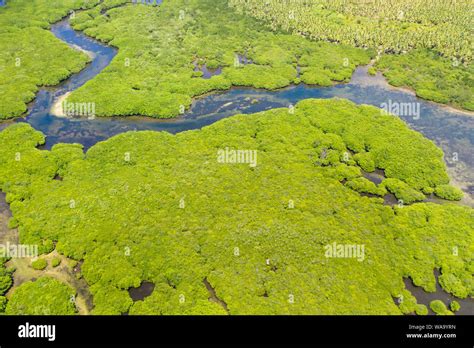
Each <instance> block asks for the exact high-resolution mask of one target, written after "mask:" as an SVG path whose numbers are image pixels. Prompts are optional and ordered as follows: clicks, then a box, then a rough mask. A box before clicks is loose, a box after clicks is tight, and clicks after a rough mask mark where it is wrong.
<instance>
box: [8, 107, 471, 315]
mask: <svg viewBox="0 0 474 348" xmlns="http://www.w3.org/2000/svg"><path fill="white" fill-rule="evenodd" d="M43 142H44V136H43V135H42V134H41V133H39V132H37V131H35V130H34V129H32V128H31V126H29V125H28V124H24V123H21V124H15V125H12V126H10V127H8V128H6V129H5V130H4V131H2V132H1V133H0V143H1V144H2V146H1V147H0V189H1V190H2V191H4V192H6V193H7V201H8V202H9V203H10V206H11V210H12V213H13V218H12V221H11V222H10V225H11V226H12V227H18V230H19V233H20V240H21V242H22V243H25V244H37V245H40V251H41V252H42V253H47V252H50V251H52V250H53V249H54V248H56V250H57V251H58V252H60V253H62V254H64V255H65V256H67V257H69V258H72V259H75V260H77V261H83V264H82V266H81V272H82V275H83V277H84V279H85V280H86V281H87V283H88V284H89V286H90V292H91V293H92V295H93V301H94V309H93V311H92V312H93V313H95V314H122V313H127V312H128V313H130V314H401V313H412V312H415V311H416V312H417V313H424V312H426V307H423V306H420V305H418V304H417V302H416V299H415V298H414V297H413V296H412V295H411V293H410V292H409V291H408V290H406V289H405V285H404V282H403V278H404V277H410V278H411V279H412V280H413V282H414V284H415V285H417V286H421V287H423V288H424V289H425V290H427V291H435V284H436V280H435V277H434V274H433V269H435V268H438V269H440V271H441V276H440V277H439V283H440V284H441V286H442V287H443V288H444V289H445V290H446V291H448V292H450V293H452V294H454V295H455V296H457V297H460V298H466V297H472V296H473V294H474V282H473V278H472V273H473V263H472V253H473V251H474V249H473V248H474V233H473V231H474V212H473V210H472V208H469V207H466V206H462V205H459V204H454V203H449V202H446V203H444V204H433V203H424V202H418V203H416V201H420V200H422V199H423V198H424V196H425V195H426V194H430V193H432V192H435V193H436V192H437V191H439V190H440V188H442V189H441V190H442V191H446V190H448V188H449V187H450V186H449V178H448V175H447V174H446V168H445V165H444V163H443V158H442V157H443V154H442V151H441V150H440V149H438V148H437V147H436V146H435V145H434V144H433V143H432V142H431V141H429V140H427V139H426V138H424V137H423V136H422V135H421V134H419V133H417V132H415V131H413V130H410V129H409V128H408V127H407V126H406V125H405V124H404V123H403V122H402V121H401V120H399V119H398V118H396V117H393V116H390V115H382V114H381V112H380V110H379V109H377V108H375V107H371V106H356V105H355V104H353V103H351V102H349V101H345V100H337V99H336V100H306V101H302V102H300V103H299V104H298V105H297V106H296V108H295V109H274V110H269V111H266V112H262V113H258V114H253V115H239V116H234V117H231V118H228V119H225V120H222V121H219V122H217V123H215V124H213V125H212V126H209V127H206V128H203V129H202V130H197V131H189V132H184V133H180V134H178V135H171V134H168V133H165V132H151V131H146V132H129V133H125V134H121V135H118V136H116V137H113V138H111V139H109V140H107V141H105V142H101V143H98V144H96V145H95V146H93V147H92V148H91V149H90V150H89V151H87V153H85V154H84V153H83V150H82V147H81V146H80V145H74V144H59V145H56V146H54V147H53V148H52V150H51V151H45V150H40V149H38V148H37V146H38V145H40V144H42V143H43ZM223 149H234V150H239V149H240V150H244V149H245V150H252V151H256V153H257V162H256V166H251V165H249V164H248V163H238V162H236V161H233V162H232V161H229V162H225V161H224V162H223V161H219V160H218V154H219V151H222V150H223ZM376 169H379V170H383V171H384V173H385V179H384V180H383V181H382V182H381V183H379V184H374V183H372V182H370V184H369V183H368V182H366V181H364V179H363V176H364V172H371V171H374V170H376ZM58 176H60V177H61V179H62V180H56V179H55V178H57V177H58ZM359 191H360V192H371V193H373V194H375V195H384V194H385V192H386V191H392V192H393V193H394V194H396V195H397V196H399V198H400V199H401V200H402V201H404V202H400V203H398V204H395V205H386V204H384V200H383V199H382V198H378V197H376V196H374V197H373V196H372V195H369V196H367V195H364V194H361V193H360V192H359ZM409 203H411V204H409ZM332 245H336V246H337V245H343V246H345V245H349V246H351V245H355V246H357V247H358V250H364V254H363V255H359V256H362V257H358V258H354V257H351V256H350V255H346V254H343V255H339V254H336V253H335V254H331V255H328V254H327V248H328V246H332ZM348 270H350V271H348ZM144 281H147V282H152V283H154V284H155V288H154V291H153V293H152V294H151V296H149V297H147V298H145V299H144V300H140V301H136V302H134V301H133V300H132V298H131V297H130V295H129V293H128V291H127V290H128V289H130V288H136V287H139V286H140V284H142V283H143V282H144ZM41 287H43V288H45V289H51V294H57V296H55V299H53V298H52V297H51V296H50V295H48V294H43V295H42V296H27V294H28V293H30V292H31V293H32V294H36V293H39V292H40V290H39V289H40V288H41ZM69 295H71V292H70V290H68V288H67V287H66V286H63V285H62V284H57V283H56V282H55V281H52V280H44V279H39V280H37V281H36V282H34V283H26V285H22V286H21V287H20V288H17V289H15V290H14V292H13V294H12V297H11V299H10V302H9V303H8V304H7V313H35V314H39V313H57V310H60V311H61V313H63V314H68V313H72V311H73V309H74V308H73V307H71V305H69V304H67V303H66V302H65V299H66V297H67V296H69ZM216 298H217V299H216ZM394 299H396V301H394Z"/></svg>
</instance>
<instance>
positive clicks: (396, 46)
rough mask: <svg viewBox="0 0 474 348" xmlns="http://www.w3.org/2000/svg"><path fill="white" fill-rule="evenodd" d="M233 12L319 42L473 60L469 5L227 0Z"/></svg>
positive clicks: (399, 0)
mask: <svg viewBox="0 0 474 348" xmlns="http://www.w3.org/2000/svg"><path fill="white" fill-rule="evenodd" d="M228 1H229V5H230V6H231V7H233V8H235V9H236V10H237V11H238V12H245V13H246V14H249V15H251V16H253V17H255V18H258V19H262V20H264V21H265V22H266V23H268V25H269V26H270V27H271V28H272V29H275V30H277V29H282V30H284V31H289V32H294V33H295V34H300V35H304V36H306V37H309V38H312V39H318V40H328V41H331V42H334V41H337V42H341V43H344V44H347V45H351V46H359V47H372V48H374V49H378V50H380V51H381V52H387V53H393V52H395V53H401V52H404V51H410V50H412V49H414V48H429V49H432V48H433V49H435V50H436V51H438V52H441V53H442V54H443V55H444V56H447V57H450V58H451V57H457V58H459V59H461V60H463V61H471V60H472V58H473V53H472V45H473V28H474V25H473V24H474V22H473V18H472V1H471V0H430V1H429V2H427V1H425V0H377V1H347V0H311V1H287V0H266V1H261V0H228Z"/></svg>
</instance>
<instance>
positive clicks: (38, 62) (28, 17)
mask: <svg viewBox="0 0 474 348" xmlns="http://www.w3.org/2000/svg"><path fill="white" fill-rule="evenodd" d="M98 2H99V1H98V0H61V1H53V2H51V1H48V0H16V1H9V2H8V4H7V6H6V7H4V8H3V7H1V8H0V120H1V119H6V118H11V117H16V116H20V115H22V114H23V113H24V112H26V110H27V108H26V104H27V103H29V102H30V101H32V100H33V99H34V97H35V94H36V92H37V91H38V88H39V87H40V86H52V85H57V84H58V83H59V82H60V81H62V80H64V79H65V78H67V77H68V76H70V75H71V74H72V73H76V72H79V71H80V70H81V69H82V68H84V66H85V65H86V63H87V62H88V61H89V58H88V56H87V55H85V54H80V53H79V52H77V51H75V50H74V49H72V48H70V47H68V46H67V45H66V44H65V43H63V42H61V41H60V40H58V39H57V38H55V37H54V35H53V34H52V33H51V32H50V31H49V30H48V29H49V24H50V23H53V22H57V21H58V20H60V19H61V18H62V17H64V16H65V15H67V14H68V13H69V11H70V10H72V9H78V8H86V7H91V6H94V5H95V4H97V3H98Z"/></svg>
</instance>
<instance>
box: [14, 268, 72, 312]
mask: <svg viewBox="0 0 474 348" xmlns="http://www.w3.org/2000/svg"><path fill="white" fill-rule="evenodd" d="M74 295H75V293H74V291H73V290H72V289H71V288H70V287H69V286H68V285H66V284H64V283H61V282H60V281H58V280H56V279H53V278H48V277H41V278H39V279H38V280H36V281H32V282H26V283H23V284H22V285H20V286H19V287H18V288H16V289H15V291H14V292H13V293H12V296H11V298H10V300H9V301H8V304H7V309H6V311H5V313H6V314H8V315H72V314H75V312H76V309H75V307H74V302H73V301H72V300H71V299H72V298H73V296H74Z"/></svg>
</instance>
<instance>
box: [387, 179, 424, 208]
mask: <svg viewBox="0 0 474 348" xmlns="http://www.w3.org/2000/svg"><path fill="white" fill-rule="evenodd" d="M382 185H383V186H385V187H386V188H387V190H388V191H389V192H391V193H393V194H394V195H395V197H397V199H398V200H401V201H403V203H404V204H411V203H414V202H418V201H422V200H424V199H425V198H426V197H425V195H424V194H423V193H421V192H419V191H417V190H415V189H413V188H412V187H410V185H407V184H406V183H405V182H403V181H401V180H398V179H392V178H389V179H384V181H383V182H382Z"/></svg>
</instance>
